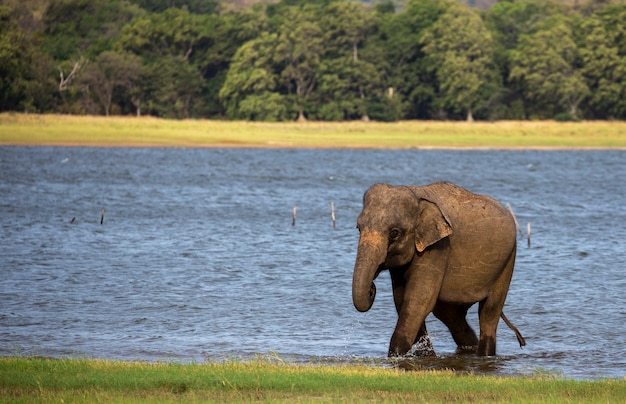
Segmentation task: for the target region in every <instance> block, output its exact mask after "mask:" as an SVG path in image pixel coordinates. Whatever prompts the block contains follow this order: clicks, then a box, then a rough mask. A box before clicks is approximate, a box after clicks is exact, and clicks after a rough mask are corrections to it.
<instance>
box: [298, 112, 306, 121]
mask: <svg viewBox="0 0 626 404" xmlns="http://www.w3.org/2000/svg"><path fill="white" fill-rule="evenodd" d="M298 122H306V117H305V116H304V111H302V110H300V111H298Z"/></svg>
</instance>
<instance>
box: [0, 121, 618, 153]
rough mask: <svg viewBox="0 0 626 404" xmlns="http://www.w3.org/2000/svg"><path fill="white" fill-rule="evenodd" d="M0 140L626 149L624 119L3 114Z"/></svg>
mask: <svg viewBox="0 0 626 404" xmlns="http://www.w3.org/2000/svg"><path fill="white" fill-rule="evenodd" d="M0 145H76V146H163V147H327V148H341V147H351V148H477V147H478V148H603V149H607V148H608V149H610V148H626V122H609V121H593V122H578V123H576V122H552V121H499V122H493V123H490V122H474V123H467V122H438V121H402V122H392V123H383V122H305V123H298V122H285V123H263V122H241V121H238V122H232V121H212V120H166V119H158V118H151V117H142V118H136V117H117V116H115V117H108V118H107V117H94V116H68V115H26V114H12V113H2V114H0Z"/></svg>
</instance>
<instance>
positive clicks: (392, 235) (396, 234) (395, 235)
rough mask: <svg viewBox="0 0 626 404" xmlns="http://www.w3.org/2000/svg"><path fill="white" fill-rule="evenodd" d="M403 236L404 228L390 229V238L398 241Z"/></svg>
mask: <svg viewBox="0 0 626 404" xmlns="http://www.w3.org/2000/svg"><path fill="white" fill-rule="evenodd" d="M401 236H402V230H400V229H391V230H390V231H389V240H391V241H396V240H397V239H399V238H400V237H401Z"/></svg>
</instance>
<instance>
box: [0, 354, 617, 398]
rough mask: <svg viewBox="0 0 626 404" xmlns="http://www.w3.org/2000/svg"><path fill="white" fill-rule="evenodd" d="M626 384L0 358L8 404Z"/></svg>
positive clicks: (572, 392) (594, 389) (402, 394)
mask: <svg viewBox="0 0 626 404" xmlns="http://www.w3.org/2000/svg"><path fill="white" fill-rule="evenodd" d="M625 400H626V381H624V380H600V381H573V380H561V379H558V378H553V377H520V378H513V377H509V378H502V377H491V376H471V375H458V374H455V373H453V372H443V371H438V372H405V371H402V370H397V369H386V368H373V367H368V366H358V365H344V366H312V365H298V366H297V365H287V364H283V363H276V362H273V363H272V362H270V361H253V362H245V363H242V362H231V363H210V364H177V363H161V364H154V363H141V362H111V361H103V360H84V359H60V360H55V359H41V358H0V401H7V402H9V401H22V402H33V401H43V402H95V401H99V402H138V401H144V402H146V401H147V402H163V401H168V402H169V401H181V402H203V401H211V402H250V401H274V402H275V401H282V402H311V401H318V402H346V401H348V402H361V401H375V402H398V401H403V402H404V401H406V402H450V401H454V402H485V401H489V402H555V403H556V402H559V403H560V402H624V401H625Z"/></svg>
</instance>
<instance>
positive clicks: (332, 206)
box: [330, 201, 337, 229]
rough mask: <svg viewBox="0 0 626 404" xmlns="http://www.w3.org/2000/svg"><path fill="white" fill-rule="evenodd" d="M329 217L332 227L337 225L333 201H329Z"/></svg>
mask: <svg viewBox="0 0 626 404" xmlns="http://www.w3.org/2000/svg"><path fill="white" fill-rule="evenodd" d="M330 218H331V219H332V221H333V229H334V228H336V227H337V221H336V220H335V202H334V201H330Z"/></svg>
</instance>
